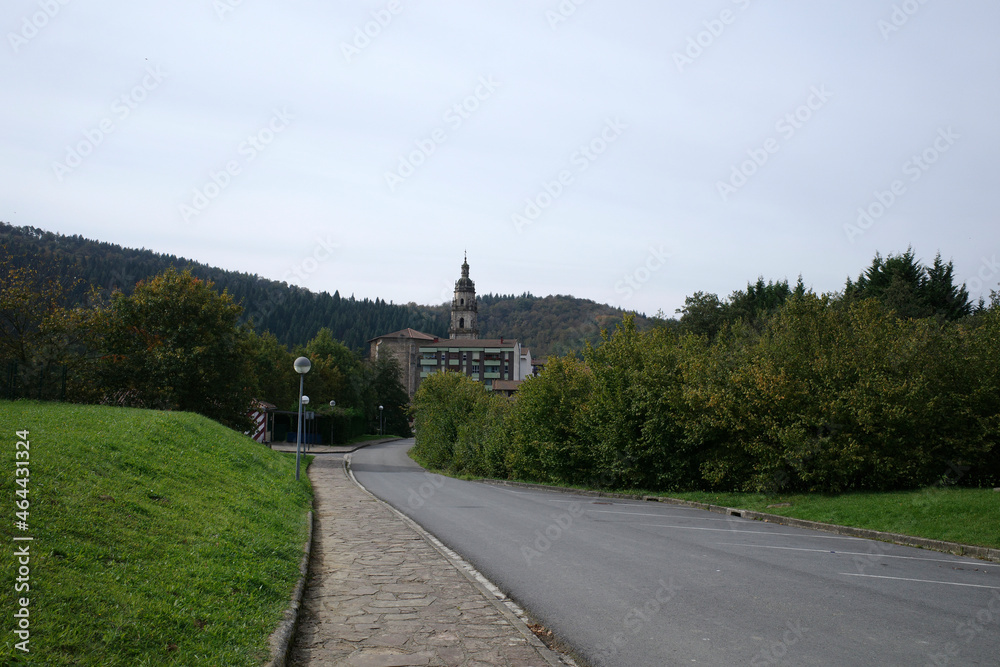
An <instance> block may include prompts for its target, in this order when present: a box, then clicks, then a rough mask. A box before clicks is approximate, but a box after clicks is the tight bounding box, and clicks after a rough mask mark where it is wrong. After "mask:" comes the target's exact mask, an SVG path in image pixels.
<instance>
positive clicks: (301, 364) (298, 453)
mask: <svg viewBox="0 0 1000 667" xmlns="http://www.w3.org/2000/svg"><path fill="white" fill-rule="evenodd" d="M292 367H293V368H294V369H295V372H296V373H298V374H299V428H298V430H297V431H296V432H295V481H296V482H297V481H299V460H300V459H301V458H302V388H303V382H304V380H305V377H306V373H308V372H309V369H310V368H312V363H311V362H310V361H309V360H308V359H306V358H305V357H299V358H298V359H296V360H295V363H293V364H292ZM306 400H307V401H308V400H309V399H306Z"/></svg>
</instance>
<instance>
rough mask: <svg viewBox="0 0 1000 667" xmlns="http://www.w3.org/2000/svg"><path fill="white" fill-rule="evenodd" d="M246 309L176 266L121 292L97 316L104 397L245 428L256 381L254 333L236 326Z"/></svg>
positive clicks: (100, 374) (122, 402) (125, 403)
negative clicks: (195, 414)
mask: <svg viewBox="0 0 1000 667" xmlns="http://www.w3.org/2000/svg"><path fill="white" fill-rule="evenodd" d="M241 311H242V308H240V307H239V306H237V305H236V304H234V303H233V301H232V299H231V298H230V297H229V295H228V294H227V293H226V292H223V293H222V294H219V293H217V292H215V291H214V290H213V289H212V283H211V282H205V281H203V280H199V279H197V278H194V277H193V276H192V275H191V273H190V272H189V271H184V272H183V273H178V272H177V271H176V270H174V269H172V268H171V269H168V270H167V271H165V272H164V273H161V274H160V275H158V276H156V277H155V278H153V279H152V280H150V281H148V282H145V281H144V282H140V283H139V284H138V285H136V288H135V291H134V292H133V293H132V294H131V295H129V296H126V295H124V294H122V293H121V292H118V293H115V294H114V295H112V298H111V304H110V306H109V307H108V308H107V309H106V310H102V311H99V312H98V313H97V314H96V316H95V318H94V326H95V328H96V330H97V331H98V332H99V333H100V334H101V336H102V340H101V348H102V349H101V352H102V363H101V368H100V372H99V377H100V381H101V384H102V387H103V389H104V390H105V392H106V394H107V396H106V399H107V398H111V397H112V396H113V397H114V399H115V401H116V402H118V403H121V404H124V405H135V406H139V407H148V408H159V409H168V410H188V411H192V412H197V413H200V414H203V415H205V416H207V417H209V418H211V419H215V420H217V421H219V422H221V423H223V424H226V425H227V426H231V427H235V428H239V429H242V428H245V427H246V425H247V421H248V420H247V417H246V414H247V412H248V410H249V408H250V405H251V401H252V399H253V398H254V397H255V396H254V394H255V393H256V384H257V379H256V377H255V374H254V370H253V357H254V348H253V345H252V343H251V340H250V337H249V333H248V331H247V330H246V329H244V328H243V327H241V326H239V325H238V324H237V322H238V320H239V317H240V313H241Z"/></svg>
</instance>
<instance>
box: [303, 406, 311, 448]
mask: <svg viewBox="0 0 1000 667" xmlns="http://www.w3.org/2000/svg"><path fill="white" fill-rule="evenodd" d="M307 405H309V397H308V396H303V397H302V408H303V409H302V416H303V417H304V418H305V422H306V423H305V424H303V426H302V428H304V429H305V431H306V434H305V437H304V438H303V439H302V451H304V452H308V451H309V422H310V421H311V420H310V419H309V410H308V409H306V406H307Z"/></svg>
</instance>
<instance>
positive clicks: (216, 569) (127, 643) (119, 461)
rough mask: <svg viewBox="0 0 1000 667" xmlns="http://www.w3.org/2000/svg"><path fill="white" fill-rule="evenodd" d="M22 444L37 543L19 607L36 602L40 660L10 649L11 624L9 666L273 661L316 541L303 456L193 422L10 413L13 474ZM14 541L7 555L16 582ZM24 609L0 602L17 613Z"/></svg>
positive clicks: (35, 652)
mask: <svg viewBox="0 0 1000 667" xmlns="http://www.w3.org/2000/svg"><path fill="white" fill-rule="evenodd" d="M21 430H28V431H29V445H30V449H29V450H28V452H29V453H30V462H31V475H30V483H29V486H28V495H27V499H28V500H29V501H30V514H29V520H28V523H29V526H30V531H29V532H27V533H25V534H26V535H30V536H32V537H34V541H33V542H31V543H30V544H31V563H30V566H31V580H30V582H29V584H30V586H31V589H30V591H26V592H20V593H17V595H18V596H24V597H28V598H29V600H30V602H31V604H30V607H29V609H30V614H31V616H30V618H31V644H30V648H31V653H30V654H29V655H28V656H24V655H23V654H21V653H20V652H19V651H17V650H16V649H15V648H14V646H13V644H14V642H16V641H18V640H17V639H16V637H15V635H14V634H12V633H11V632H10V631H9V627H10V623H8V624H7V626H6V627H7V628H8V630H7V632H6V633H5V635H6V636H5V637H4V639H3V641H2V642H0V664H3V665H10V664H31V665H46V666H47V667H59V666H62V665H77V666H88V665H93V666H100V667H133V666H135V665H148V666H153V665H156V666H159V665H165V666H170V665H177V666H179V665H232V666H237V665H245V666H247V667H256V666H258V665H261V664H263V663H264V662H265V661H266V660H267V658H268V655H269V647H268V641H267V640H268V636H269V634H270V633H271V632H272V631H273V630H274V629H275V628H276V627H277V625H278V623H279V622H280V620H281V618H282V615H283V613H284V611H285V608H286V607H287V606H288V601H289V599H290V597H291V594H292V590H293V588H294V587H295V584H296V582H297V581H298V578H299V562H300V560H301V557H302V547H303V544H304V543H305V541H306V535H307V528H308V522H307V520H306V518H307V513H308V511H309V509H310V504H311V495H312V494H311V491H310V489H309V483H308V479H307V478H304V479H303V480H302V481H301V482H296V481H295V463H294V457H293V456H289V455H282V454H279V453H277V452H273V451H271V450H269V449H268V448H267V447H263V446H261V445H259V444H257V443H255V442H253V441H251V440H250V439H248V438H246V437H244V436H242V435H239V434H237V433H234V432H233V431H231V430H229V429H226V428H223V427H221V426H220V425H218V424H216V423H213V422H211V421H209V420H208V419H205V418H204V417H201V416H198V415H194V414H191V413H179V412H170V413H164V412H154V411H148V410H134V409H127V408H111V407H102V406H79V405H59V404H51V403H48V404H44V403H35V402H28V401H17V402H0V432H2V433H3V434H4V436H5V441H6V442H7V443H9V445H8V446H9V448H10V449H9V450H8V451H7V452H6V453H5V457H7V461H13V456H14V454H13V452H14V444H13V443H14V434H15V431H21ZM4 469H5V471H8V472H9V474H5V475H3V476H2V477H0V494H2V495H3V497H5V498H14V497H15V489H20V487H18V486H15V484H14V479H15V478H14V475H13V473H12V472H11V471H12V470H13V464H12V463H11V464H10V465H6V464H5V466H4ZM19 479H21V478H19ZM12 529H13V526H12V524H11V523H10V522H7V523H6V528H5V529H4V531H3V534H4V536H5V538H6V540H5V541H6V542H7V543H8V546H7V548H5V549H3V550H2V553H0V568H2V569H3V571H4V572H8V573H11V572H14V571H15V569H16V563H15V558H14V549H13V548H11V547H10V546H9V545H10V544H11V542H10V531H11V530H12ZM19 544H26V543H19ZM14 595H15V591H14V587H13V586H12V585H10V584H8V585H6V586H4V587H3V588H2V590H0V605H2V607H3V608H4V609H5V610H13V609H15V608H16V606H15V603H14V601H13V599H12V598H13V596H14ZM18 656H20V657H21V658H25V657H26V658H28V660H26V661H25V662H18Z"/></svg>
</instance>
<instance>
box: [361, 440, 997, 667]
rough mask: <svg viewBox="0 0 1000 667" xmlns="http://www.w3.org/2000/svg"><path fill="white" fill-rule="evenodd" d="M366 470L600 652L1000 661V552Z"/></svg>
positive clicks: (410, 470)
mask: <svg viewBox="0 0 1000 667" xmlns="http://www.w3.org/2000/svg"><path fill="white" fill-rule="evenodd" d="M412 444H413V441H412V440H409V441H403V442H399V443H389V444H385V445H377V446H373V447H369V448H366V449H362V450H359V451H357V452H355V453H354V454H352V455H351V456H352V469H353V471H354V474H355V476H356V477H357V479H358V481H360V482H361V483H362V484H363V485H364V486H365V487H366V488H368V489H369V490H370V491H371V492H372V493H374V494H375V495H377V496H378V497H380V498H382V499H383V500H386V501H387V502H389V503H390V504H392V505H393V506H394V507H396V508H397V509H399V510H401V511H403V512H404V513H406V514H407V515H409V516H410V517H412V518H413V519H414V520H415V521H416V522H417V523H419V524H420V525H422V526H423V527H424V528H425V529H426V530H428V531H429V532H431V533H433V534H434V535H435V536H436V537H437V538H438V539H440V540H441V541H442V542H443V543H444V544H446V545H448V546H449V547H450V548H452V549H454V550H455V551H456V552H458V553H459V554H461V555H462V556H463V557H464V558H465V559H467V560H468V561H469V562H471V563H472V564H473V565H475V567H476V568H478V569H479V570H480V571H481V572H482V573H483V574H484V575H486V576H487V577H488V578H489V579H490V580H491V581H493V582H494V583H495V584H497V585H498V586H499V587H500V588H501V590H503V591H504V592H505V593H507V594H508V595H510V597H511V598H513V599H514V600H516V601H517V602H518V603H519V604H521V605H522V606H523V607H524V608H525V609H526V610H527V611H528V612H529V613H530V614H531V615H532V616H534V617H535V618H537V619H539V620H540V621H541V622H542V623H543V624H545V625H546V626H547V627H549V628H551V629H552V630H553V631H554V632H555V633H556V635H557V636H558V637H560V638H561V639H562V640H564V641H565V642H566V643H567V644H569V645H570V646H572V647H573V648H574V649H575V650H576V651H577V653H578V654H579V655H580V656H581V657H582V658H584V659H585V660H587V661H588V662H590V663H591V664H593V665H601V666H603V665H616V666H617V665H620V666H622V667H640V666H647V665H648V666H650V667H662V666H665V665H692V664H695V665H753V666H755V667H756V666H762V665H865V666H868V665H914V666H923V665H934V666H937V667H940V666H943V665H950V666H953V665H1000V564H991V563H987V562H983V561H976V560H971V559H967V558H959V557H955V556H951V555H948V554H941V553H937V552H932V551H925V550H921V549H913V548H909V547H901V546H895V545H889V544H885V543H881V542H874V541H870V540H862V539H857V538H849V537H840V536H836V535H831V534H829V533H822V532H816V531H809V530H803V529H797V528H790V527H786V526H779V525H773V524H766V523H761V522H758V521H752V520H747V519H741V518H738V517H725V516H721V515H719V514H714V513H710V512H705V511H703V510H696V509H690V508H683V507H676V506H671V505H665V504H662V503H650V502H642V501H630V500H609V499H604V498H594V497H586V496H575V495H566V494H562V493H555V492H548V491H536V490H529V489H520V488H510V487H502V486H495V485H490V484H484V483H479V482H464V481H460V480H454V479H450V478H446V477H441V476H438V475H432V474H430V473H427V472H426V471H424V470H423V469H421V468H420V467H418V466H417V465H416V464H415V463H414V462H413V461H412V460H411V459H410V458H409V457H408V456H407V455H406V450H407V449H408V448H409V447H410V446H411V445H412Z"/></svg>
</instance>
